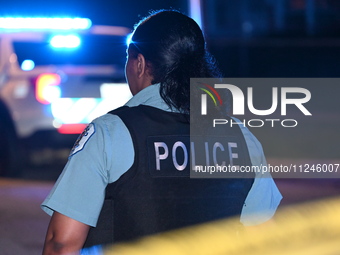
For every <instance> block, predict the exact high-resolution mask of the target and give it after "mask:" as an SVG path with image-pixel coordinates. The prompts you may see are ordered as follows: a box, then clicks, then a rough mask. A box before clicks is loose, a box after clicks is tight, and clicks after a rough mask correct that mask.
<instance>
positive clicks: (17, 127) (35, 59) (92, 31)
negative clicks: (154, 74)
mask: <svg viewBox="0 0 340 255" xmlns="http://www.w3.org/2000/svg"><path fill="white" fill-rule="evenodd" d="M129 33H130V29H128V28H126V27H114V26H98V25H92V24H91V21H90V20H89V19H84V18H10V17H5V18H1V17H0V147H1V148H0V175H5V174H9V171H10V170H11V169H12V171H13V169H15V168H16V167H15V165H16V164H17V163H18V162H21V161H22V160H23V159H22V157H21V156H23V155H24V156H27V157H25V159H27V160H29V163H34V164H44V163H46V162H48V161H49V160H50V158H51V157H52V158H55V157H56V156H57V155H58V153H55V152H53V153H51V151H50V149H54V150H55V149H60V148H65V147H66V148H69V147H70V146H72V143H73V142H74V141H75V137H76V136H78V134H79V133H81V132H82V130H83V129H84V128H85V127H86V125H87V124H88V123H89V122H91V120H92V119H94V118H96V117H98V116H100V115H102V114H105V113H106V112H108V111H109V110H112V109H114V108H117V107H119V106H121V105H123V104H124V103H125V102H126V101H127V100H128V99H129V98H130V97H131V94H130V90H129V88H128V85H127V84H126V82H125V78H124V64H125V59H126V56H125V55H126V53H125V52H126V39H127V38H128V35H129ZM17 138H18V139H17ZM18 141H19V143H18ZM28 149H29V150H28ZM20 152H21V156H20V155H19V154H20Z"/></svg>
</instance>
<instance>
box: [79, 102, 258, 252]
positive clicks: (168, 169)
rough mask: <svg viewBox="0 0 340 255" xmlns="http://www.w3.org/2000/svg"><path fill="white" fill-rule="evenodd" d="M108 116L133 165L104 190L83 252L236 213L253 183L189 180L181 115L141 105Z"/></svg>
mask: <svg viewBox="0 0 340 255" xmlns="http://www.w3.org/2000/svg"><path fill="white" fill-rule="evenodd" d="M110 113H111V114H115V115H118V116H119V117H120V118H121V119H122V121H123V122H124V124H125V125H126V127H127V128H128V130H129V132H130V134H131V137H132V140H133V144H134V150H135V160H134V163H133V165H132V167H131V168H130V169H129V170H128V171H127V172H126V173H125V174H123V175H122V176H121V177H120V178H119V179H118V180H117V181H116V182H114V183H111V184H109V185H108V186H107V188H106V197H105V202H104V205H103V208H102V211H101V214H100V217H99V220H98V224H97V227H96V228H91V229H90V232H89V235H88V238H87V240H86V243H85V247H88V246H92V245H98V244H108V243H114V242H121V241H129V240H132V239H135V238H138V237H142V236H145V235H151V234H155V233H159V232H163V231H167V230H171V229H176V228H181V227H185V226H189V225H193V224H199V223H203V222H207V221H212V220H216V219H221V218H225V217H229V216H234V215H240V214H241V210H242V207H243V204H244V201H245V199H246V196H247V194H248V192H249V190H250V188H251V186H252V183H253V178H247V179H245V178H234V179H230V178H224V179H206V178H204V179H200V178H194V179H193V178H190V176H189V174H190V168H191V167H190V159H189V158H188V156H189V155H190V137H189V134H190V125H189V123H188V120H187V116H185V115H183V114H178V113H171V112H166V111H162V110H159V109H157V108H154V107H149V106H142V105H141V106H137V107H131V108H129V107H122V108H119V109H117V110H114V111H112V112H110ZM231 132H232V133H233V134H232V135H233V136H235V137H238V141H239V143H242V148H243V149H244V150H245V153H244V154H242V157H243V162H246V164H249V165H250V158H249V152H248V150H247V146H246V143H245V140H244V138H243V135H242V132H241V130H240V128H239V127H238V126H236V127H235V128H233V129H232V130H231ZM229 135H230V134H229Z"/></svg>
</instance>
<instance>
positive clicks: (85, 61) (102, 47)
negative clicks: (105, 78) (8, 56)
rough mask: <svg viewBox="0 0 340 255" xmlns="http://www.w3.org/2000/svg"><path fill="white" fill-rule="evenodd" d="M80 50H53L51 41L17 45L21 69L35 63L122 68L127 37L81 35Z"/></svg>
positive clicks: (15, 48) (15, 49)
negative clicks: (23, 64) (25, 62)
mask: <svg viewBox="0 0 340 255" xmlns="http://www.w3.org/2000/svg"><path fill="white" fill-rule="evenodd" d="M80 38H81V44H80V45H79V46H78V47H76V48H66V49H65V48H53V47H52V46H51V45H50V43H49V40H48V39H49V38H47V40H46V41H45V42H14V44H13V47H14V51H15V53H16V54H17V57H18V62H19V65H21V64H22V62H23V61H24V60H32V61H33V62H34V64H35V66H41V65H119V66H122V65H124V63H125V59H126V38H125V37H124V36H112V35H110V36H108V35H81V36H80Z"/></svg>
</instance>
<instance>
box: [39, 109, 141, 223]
mask: <svg viewBox="0 0 340 255" xmlns="http://www.w3.org/2000/svg"><path fill="white" fill-rule="evenodd" d="M108 118H109V120H110V121H109V122H108V121H106V120H107V119H108ZM107 123H108V124H107ZM88 127H89V128H88V129H87V131H86V132H85V133H84V134H83V135H82V136H81V137H80V138H81V139H79V140H77V142H76V146H75V147H74V149H73V150H72V151H71V155H70V158H69V161H68V162H67V164H66V166H65V168H64V170H63V172H62V174H61V175H60V177H59V178H58V180H57V182H56V184H55V185H54V187H53V189H52V191H51V192H50V194H49V195H48V197H47V198H46V199H45V201H44V202H43V203H42V205H41V207H42V209H43V210H44V211H45V212H47V213H48V214H50V215H51V214H53V212H54V211H57V212H59V213H61V214H64V215H66V216H68V217H70V218H72V219H75V220H77V221H80V222H83V223H85V224H87V225H90V226H96V224H97V220H98V216H99V214H100V211H101V208H102V204H103V201H104V198H105V188H106V186H107V184H108V183H111V182H114V181H115V180H117V179H118V178H119V177H120V176H121V175H122V174H124V173H125V172H126V171H127V170H128V169H129V168H130V166H131V165H132V163H133V158H134V151H133V144H132V140H131V136H130V134H129V132H128V130H127V128H126V126H125V125H124V124H123V122H122V121H121V119H120V118H119V117H117V116H114V115H111V114H110V115H104V116H102V117H100V118H98V119H96V120H94V121H93V122H92V123H91V124H89V126H88ZM113 130H114V131H115V132H113ZM131 150H132V151H131Z"/></svg>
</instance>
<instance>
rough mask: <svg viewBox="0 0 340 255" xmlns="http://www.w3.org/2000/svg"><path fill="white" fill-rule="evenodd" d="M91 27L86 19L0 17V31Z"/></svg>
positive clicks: (82, 28) (81, 28)
mask: <svg viewBox="0 0 340 255" xmlns="http://www.w3.org/2000/svg"><path fill="white" fill-rule="evenodd" d="M91 25H92V22H91V20H90V19H87V18H22V17H0V29H38V30H44V29H49V30H51V29H52V30H77V29H80V30H84V29H88V28H90V27H91Z"/></svg>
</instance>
